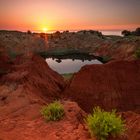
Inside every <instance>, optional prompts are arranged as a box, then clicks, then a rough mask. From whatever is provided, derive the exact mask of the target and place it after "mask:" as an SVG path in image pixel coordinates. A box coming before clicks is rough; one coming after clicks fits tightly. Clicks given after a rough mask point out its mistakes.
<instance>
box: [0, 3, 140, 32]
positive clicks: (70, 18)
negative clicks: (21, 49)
mask: <svg viewBox="0 0 140 140" xmlns="http://www.w3.org/2000/svg"><path fill="white" fill-rule="evenodd" d="M139 13H140V0H0V30H2V29H8V30H21V31H27V30H31V31H37V32H40V31H43V30H44V31H45V30H49V31H51V30H81V29H96V30H114V29H115V30H117V29H120V30H121V29H135V28H136V27H138V26H140V14H139Z"/></svg>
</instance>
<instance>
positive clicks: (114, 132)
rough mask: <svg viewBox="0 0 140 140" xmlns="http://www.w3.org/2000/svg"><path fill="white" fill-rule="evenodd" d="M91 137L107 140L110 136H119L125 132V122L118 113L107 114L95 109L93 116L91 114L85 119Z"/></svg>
mask: <svg viewBox="0 0 140 140" xmlns="http://www.w3.org/2000/svg"><path fill="white" fill-rule="evenodd" d="M85 122H86V124H87V126H88V128H89V131H90V133H91V136H96V137H97V138H98V139H99V140H106V138H107V137H108V136H109V135H110V136H113V137H115V136H118V135H121V134H123V132H124V131H125V127H124V122H123V121H122V120H121V117H120V116H117V115H116V112H115V111H114V110H113V111H112V112H106V111H104V110H102V109H100V108H99V107H96V108H95V109H93V114H90V115H88V116H87V118H86V119H85Z"/></svg>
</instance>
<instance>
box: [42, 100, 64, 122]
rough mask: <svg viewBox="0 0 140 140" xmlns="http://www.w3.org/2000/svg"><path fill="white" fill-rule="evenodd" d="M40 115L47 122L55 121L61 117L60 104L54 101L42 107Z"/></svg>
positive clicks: (62, 113)
mask: <svg viewBox="0 0 140 140" xmlns="http://www.w3.org/2000/svg"><path fill="white" fill-rule="evenodd" d="M41 114H42V115H43V117H44V118H45V119H46V120H47V121H57V120H60V119H61V118H62V117H63V115H64V108H63V106H62V104H61V103H60V102H58V101H55V102H53V103H51V104H49V105H48V106H44V107H42V109H41Z"/></svg>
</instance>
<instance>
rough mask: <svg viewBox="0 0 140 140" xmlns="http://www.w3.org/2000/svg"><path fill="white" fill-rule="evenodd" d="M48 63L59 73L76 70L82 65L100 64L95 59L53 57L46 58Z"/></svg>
mask: <svg viewBox="0 0 140 140" xmlns="http://www.w3.org/2000/svg"><path fill="white" fill-rule="evenodd" d="M46 62H47V63H48V65H49V66H50V67H51V68H52V69H53V70H54V71H57V72H58V73H60V74H63V73H74V72H78V71H79V70H80V69H81V67H82V66H84V65H91V64H102V63H101V62H100V61H98V60H97V59H93V60H85V59H81V60H80V59H58V58H57V59H55V58H47V59H46Z"/></svg>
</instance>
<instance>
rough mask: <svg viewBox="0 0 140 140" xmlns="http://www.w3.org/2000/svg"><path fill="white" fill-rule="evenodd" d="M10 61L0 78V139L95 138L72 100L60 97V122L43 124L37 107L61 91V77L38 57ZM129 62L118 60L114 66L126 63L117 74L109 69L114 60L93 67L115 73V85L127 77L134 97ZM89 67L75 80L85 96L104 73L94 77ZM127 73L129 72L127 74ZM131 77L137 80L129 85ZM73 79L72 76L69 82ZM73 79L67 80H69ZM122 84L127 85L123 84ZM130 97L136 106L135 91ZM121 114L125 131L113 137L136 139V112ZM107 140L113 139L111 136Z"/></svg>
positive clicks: (139, 121)
mask: <svg viewBox="0 0 140 140" xmlns="http://www.w3.org/2000/svg"><path fill="white" fill-rule="evenodd" d="M1 61H2V59H1ZM12 63H13V64H12ZM12 63H11V64H10V66H9V69H8V74H6V73H5V74H3V75H2V77H0V140H95V138H92V139H91V137H90V134H89V132H88V129H87V126H86V125H85V123H84V121H83V118H84V117H85V116H86V113H85V112H84V111H83V110H82V109H81V108H80V107H79V106H78V105H77V103H75V102H70V101H63V100H61V101H62V104H63V105H64V109H65V116H64V118H63V119H62V120H61V121H58V122H48V123H46V122H45V120H44V119H43V118H42V117H41V114H40V109H41V107H42V106H43V105H45V104H48V103H50V102H52V101H53V100H55V99H59V98H60V97H61V95H62V91H63V90H64V88H65V83H64V81H63V78H62V77H61V76H60V75H59V74H57V73H56V72H54V71H53V70H51V69H50V68H49V67H48V65H47V63H46V62H45V60H44V59H42V58H40V57H38V56H30V57H27V56H26V57H19V58H17V59H16V61H14V62H12ZM131 63H132V64H131ZM131 63H128V62H124V63H122V65H118V66H119V68H120V69H121V68H124V65H125V64H127V66H126V67H125V68H126V71H124V70H123V69H121V71H120V70H119V71H120V73H118V74H117V72H116V71H115V72H114V71H113V70H114V69H115V67H117V66H116V63H112V64H107V66H106V65H105V66H103V67H105V68H103V69H102V67H101V66H99V67H100V69H101V70H99V68H98V66H95V67H96V68H97V71H98V72H102V73H100V74H103V71H105V70H106V67H107V70H106V72H107V71H108V73H107V75H109V74H110V75H112V74H115V76H118V77H117V79H119V80H118V81H117V85H118V83H121V82H123V84H121V85H125V84H126V83H127V82H126V81H127V80H131V82H129V87H128V89H131V90H130V91H132V89H133V90H134V89H135V90H134V91H135V92H134V96H135V95H137V94H138V93H139V92H136V91H137V89H139V78H138V75H137V74H138V73H139V62H137V61H133V62H131ZM5 64H6V62H5ZM134 64H135V65H134ZM108 65H109V66H108ZM4 66H5V65H3V67H2V68H4ZM87 67H89V66H87ZM93 67H94V66H91V68H90V67H89V68H88V69H89V71H88V74H89V76H88V74H86V73H85V72H84V73H83V74H82V72H79V73H81V74H79V75H78V77H79V79H80V80H81V81H79V82H78V81H77V83H76V84H78V83H81V84H82V86H80V88H82V87H83V89H84V90H83V92H82V93H84V92H85V91H86V93H87V95H88V96H89V94H88V92H89V93H90V92H91V89H92V87H94V83H93V82H92V81H94V80H95V79H96V82H97V84H96V85H97V86H98V80H99V82H101V83H105V81H103V79H104V78H105V74H104V78H101V77H99V75H98V74H97V75H96V76H97V77H96V76H95V75H94V76H95V78H94V76H92V72H93V71H92V69H93ZM112 67H113V69H112ZM136 67H137V69H136ZM84 69H85V68H83V69H82V70H81V71H83V70H84ZM110 69H112V71H111V72H112V73H110V71H109V70H110ZM84 71H87V69H85V70H84ZM113 72H114V73H113ZM127 72H129V75H128V73H127ZM119 74H121V77H119ZM123 74H124V75H123ZM82 76H84V77H86V79H85V78H84V79H85V80H86V81H85V82H83V83H82V79H81V77H82ZM112 76H113V75H112ZM123 76H124V77H125V76H128V79H127V80H126V81H123V80H124V77H123ZM108 77H109V76H108ZM132 77H133V78H136V79H135V80H136V82H138V83H137V84H136V82H135V83H134V87H133V86H131V84H130V83H132V82H133V80H132V79H129V78H132ZM89 79H91V84H92V85H90V88H91V89H89V88H85V87H86V86H87V87H88V86H89V85H88V84H85V83H86V82H89V81H88V80H89ZM115 79H116V78H115ZM74 80H75V77H74V79H73V81H74ZM113 80H114V79H113ZM73 81H72V82H71V83H73ZM102 81H103V82H102ZM107 81H108V80H107ZM107 81H106V82H107ZM115 85H116V83H114V86H113V89H114V87H115ZM106 86H107V85H105V86H104V88H103V87H101V86H98V89H100V90H102V89H108V91H112V88H111V87H112V86H109V87H106ZM126 86H128V85H127V84H126ZM99 87H100V88H99ZM117 87H118V86H116V88H117ZM124 87H125V86H124ZM132 87H133V88H132ZM85 89H86V90H85ZM119 89H120V88H119ZM121 89H123V88H121ZM67 90H68V89H67ZM70 90H71V85H70ZM80 91H81V90H80ZM87 91H88V92H87ZM120 91H121V90H120ZM123 91H125V90H123ZM127 91H128V90H127ZM74 93H75V94H77V90H76V91H75V92H74V91H73V94H74ZM129 93H130V92H129ZM136 93H137V94H136ZM79 95H80V96H79V98H81V99H82V100H81V101H84V102H83V103H84V104H85V105H86V107H90V106H89V105H88V104H90V103H91V101H90V100H85V99H86V98H87V95H86V96H85V99H84V98H83V96H81V95H82V94H81V92H80V94H79ZM97 95H98V94H97ZM114 95H115V94H114ZM117 95H118V94H117ZM92 96H93V95H92V94H91V95H90V98H91V99H92V98H93V97H92ZM94 96H95V95H94ZM74 97H75V99H77V98H78V95H76V96H74ZM97 97H98V96H97ZM107 97H109V96H107ZM113 97H114V96H113ZM115 97H118V96H115ZM122 97H123V99H122V100H124V101H128V102H127V103H129V101H131V100H127V99H129V97H127V96H120V99H121V98H122ZM79 98H78V99H79ZM90 98H89V99H90ZM135 98H136V97H135ZM93 99H94V98H93ZM109 99H110V100H109V101H112V100H111V99H112V98H109ZM113 99H114V98H113ZM115 99H117V98H115ZM131 99H132V101H133V103H134V105H135V107H136V105H139V104H138V102H136V101H139V94H138V95H137V99H135V100H134V99H133V98H131ZM78 101H79V100H78ZM109 101H108V102H109ZM134 101H135V102H134ZM113 102H114V100H113ZM99 103H101V102H99ZM136 103H137V104H136ZM84 104H83V105H84ZM111 104H112V102H111ZM124 104H126V103H124ZM129 104H130V105H129V106H128V105H127V106H126V107H132V108H133V106H132V105H131V102H130V103H129ZM80 105H81V104H80ZM101 105H102V104H101ZM109 105H110V104H109ZM109 105H108V104H107V107H109V108H110V106H109ZM115 105H116V104H115ZM117 105H122V104H120V102H118V100H117ZM83 107H84V106H83ZM123 107H125V106H123ZM109 108H107V109H109ZM89 109H90V108H89ZM123 109H124V108H123ZM126 109H127V108H126ZM121 114H122V117H123V118H124V119H125V120H126V126H127V131H126V133H125V134H124V135H123V136H122V137H121V138H117V140H139V139H140V115H139V114H136V113H134V112H124V113H121ZM110 140H113V139H112V138H111V139H110Z"/></svg>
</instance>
